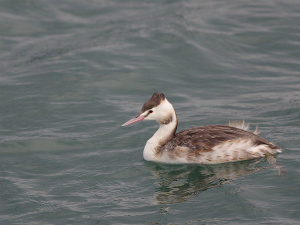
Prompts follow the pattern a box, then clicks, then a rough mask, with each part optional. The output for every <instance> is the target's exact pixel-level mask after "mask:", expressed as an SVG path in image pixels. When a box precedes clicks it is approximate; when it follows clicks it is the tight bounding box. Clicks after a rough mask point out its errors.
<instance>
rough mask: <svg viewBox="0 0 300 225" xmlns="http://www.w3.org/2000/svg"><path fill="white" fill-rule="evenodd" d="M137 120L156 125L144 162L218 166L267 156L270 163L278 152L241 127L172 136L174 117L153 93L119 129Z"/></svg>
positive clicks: (219, 127)
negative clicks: (147, 121) (138, 111)
mask: <svg viewBox="0 0 300 225" xmlns="http://www.w3.org/2000/svg"><path fill="white" fill-rule="evenodd" d="M141 120H156V121H157V122H158V123H159V124H160V126H159V129H158V130H157V131H156V133H155V134H154V135H153V136H152V137H151V138H150V139H149V140H148V141H147V143H146V146H145V148H144V152H143V156H144V159H145V160H147V161H155V162H163V163H173V164H180V163H200V164H218V163H226V162H234V161H242V160H248V159H255V158H261V157H267V158H268V157H269V156H270V157H269V158H268V160H269V159H271V161H272V159H274V157H272V155H274V154H276V153H279V152H281V149H280V148H279V147H277V146H276V145H274V144H272V143H270V142H268V141H267V140H265V139H263V138H261V137H259V136H258V135H257V133H258V132H257V131H255V132H254V133H252V132H249V131H247V130H246V129H247V126H246V129H245V128H244V129H243V126H241V125H244V124H240V126H239V125H237V124H232V125H231V124H230V125H228V126H226V125H206V126H200V127H193V128H190V129H186V130H183V131H181V132H179V133H176V129H177V116H176V113H175V110H174V108H173V106H172V104H171V103H170V102H169V101H168V100H167V99H166V98H165V96H164V94H163V93H154V94H153V95H152V97H151V98H150V100H149V101H147V102H145V104H144V105H143V107H142V110H141V111H140V113H139V114H138V115H137V116H136V117H134V118H133V119H131V120H129V121H127V122H126V123H124V124H123V125H122V126H127V125H129V124H133V123H136V122H138V121H141ZM274 160H275V159H274ZM269 161H270V160H269Z"/></svg>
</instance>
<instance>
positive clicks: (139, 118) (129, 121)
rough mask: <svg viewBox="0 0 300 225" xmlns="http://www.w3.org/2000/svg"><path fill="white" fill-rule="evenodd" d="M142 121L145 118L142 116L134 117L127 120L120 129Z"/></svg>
mask: <svg viewBox="0 0 300 225" xmlns="http://www.w3.org/2000/svg"><path fill="white" fill-rule="evenodd" d="M143 119H145V116H142V115H140V116H136V117H134V118H132V119H131V120H128V121H127V122H126V123H124V124H123V125H122V127H124V126H127V125H130V124H133V123H136V122H139V121H141V120H143Z"/></svg>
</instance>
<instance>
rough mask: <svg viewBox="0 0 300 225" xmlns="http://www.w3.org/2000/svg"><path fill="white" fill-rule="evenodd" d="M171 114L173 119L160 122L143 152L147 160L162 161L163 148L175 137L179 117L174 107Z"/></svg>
mask: <svg viewBox="0 0 300 225" xmlns="http://www.w3.org/2000/svg"><path fill="white" fill-rule="evenodd" d="M172 108H173V107H172ZM171 115H172V121H171V122H170V123H168V124H160V126H159V129H158V130H157V131H156V132H155V134H154V135H153V136H152V137H151V138H150V139H149V140H148V141H147V143H146V145H145V148H144V152H143V156H144V159H145V160H147V161H160V158H159V157H160V155H161V154H160V153H161V152H160V150H161V148H162V147H163V146H164V145H165V144H166V143H167V142H169V141H170V140H171V139H172V138H173V137H174V134H175V132H176V128H177V117H176V113H175V111H174V109H173V111H172V113H171Z"/></svg>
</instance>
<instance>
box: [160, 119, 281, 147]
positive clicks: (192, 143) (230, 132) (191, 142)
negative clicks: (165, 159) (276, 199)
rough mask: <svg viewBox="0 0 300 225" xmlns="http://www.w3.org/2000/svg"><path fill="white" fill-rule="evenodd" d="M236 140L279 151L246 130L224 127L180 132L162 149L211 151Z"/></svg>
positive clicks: (202, 127) (215, 126) (201, 127)
mask: <svg viewBox="0 0 300 225" xmlns="http://www.w3.org/2000/svg"><path fill="white" fill-rule="evenodd" d="M238 138H247V139H252V140H253V143H254V144H255V145H261V144H263V145H267V146H269V147H270V148H271V149H280V148H279V147H277V146H276V145H274V144H272V143H270V142H268V141H267V140H265V139H263V138H261V137H259V136H258V135H256V134H254V133H252V132H249V131H247V130H243V129H239V128H236V127H232V126H226V125H206V126H200V127H193V128H190V129H186V130H183V131H180V132H178V133H176V134H175V135H174V137H173V138H172V139H171V140H170V141H169V142H168V143H167V144H166V145H165V146H164V147H163V148H162V150H164V149H166V148H168V149H174V148H175V146H182V147H188V148H189V149H191V150H193V151H199V152H202V151H212V150H213V148H214V147H215V146H217V145H219V144H220V143H222V142H226V141H229V140H233V139H238Z"/></svg>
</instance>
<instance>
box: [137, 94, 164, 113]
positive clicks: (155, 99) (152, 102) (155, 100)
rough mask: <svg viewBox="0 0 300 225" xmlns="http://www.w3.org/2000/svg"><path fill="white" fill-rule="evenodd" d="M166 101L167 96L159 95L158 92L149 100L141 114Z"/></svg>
mask: <svg viewBox="0 0 300 225" xmlns="http://www.w3.org/2000/svg"><path fill="white" fill-rule="evenodd" d="M164 99H165V95H164V94H163V93H158V92H156V93H154V94H153V95H152V97H151V98H150V99H149V101H147V102H145V104H144V105H143V108H142V110H141V112H145V111H147V110H149V109H152V108H153V107H156V106H158V105H159V104H160V103H161V101H163V100H164Z"/></svg>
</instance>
